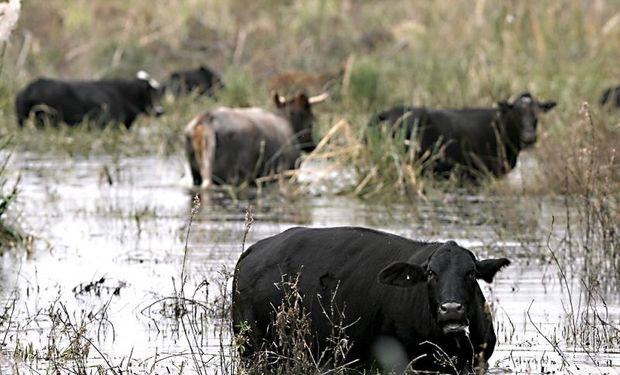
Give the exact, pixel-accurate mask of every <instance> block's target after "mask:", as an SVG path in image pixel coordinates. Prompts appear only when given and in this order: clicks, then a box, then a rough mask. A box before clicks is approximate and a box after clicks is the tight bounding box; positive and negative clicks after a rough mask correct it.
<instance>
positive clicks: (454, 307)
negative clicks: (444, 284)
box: [439, 302, 465, 315]
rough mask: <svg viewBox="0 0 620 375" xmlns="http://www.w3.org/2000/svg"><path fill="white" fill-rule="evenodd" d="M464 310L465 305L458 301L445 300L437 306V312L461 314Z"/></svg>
mask: <svg viewBox="0 0 620 375" xmlns="http://www.w3.org/2000/svg"><path fill="white" fill-rule="evenodd" d="M464 311H465V307H464V306H463V304H461V303H458V302H447V303H442V304H441V305H440V306H439V313H441V314H444V315H448V314H455V313H456V314H462V313H463V312H464Z"/></svg>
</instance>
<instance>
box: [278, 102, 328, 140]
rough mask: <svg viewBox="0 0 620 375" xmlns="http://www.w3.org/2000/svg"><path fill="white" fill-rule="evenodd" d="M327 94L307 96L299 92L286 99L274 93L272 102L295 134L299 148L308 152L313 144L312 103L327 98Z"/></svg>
mask: <svg viewBox="0 0 620 375" xmlns="http://www.w3.org/2000/svg"><path fill="white" fill-rule="evenodd" d="M328 96H329V95H328V94H327V93H323V94H321V95H318V96H313V97H308V96H306V94H299V95H297V96H295V97H293V98H292V99H288V100H287V99H286V98H284V97H283V96H280V95H279V94H278V93H275V94H274V97H273V99H274V102H275V104H276V107H277V108H278V111H279V112H280V113H281V114H282V116H284V117H285V118H286V119H288V121H289V123H290V124H291V127H292V128H293V132H295V135H296V136H297V141H298V142H299V144H300V146H301V149H302V150H304V151H306V152H310V151H312V150H314V147H315V144H314V141H313V140H312V127H313V125H314V114H313V113H312V105H313V104H316V103H320V102H322V101H324V100H325V99H327V97H328Z"/></svg>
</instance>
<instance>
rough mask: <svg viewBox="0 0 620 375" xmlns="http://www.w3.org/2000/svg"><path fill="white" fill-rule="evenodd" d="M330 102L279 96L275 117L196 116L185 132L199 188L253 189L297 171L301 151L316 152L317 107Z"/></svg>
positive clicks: (221, 112) (257, 113) (228, 112)
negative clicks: (278, 175)
mask: <svg viewBox="0 0 620 375" xmlns="http://www.w3.org/2000/svg"><path fill="white" fill-rule="evenodd" d="M326 98H327V94H322V95H319V96H315V97H310V98H309V97H307V96H306V95H305V94H299V95H297V96H295V97H293V98H292V99H289V100H286V99H285V98H283V97H281V96H280V95H278V94H277V93H276V94H275V95H274V101H275V105H276V108H277V110H276V112H270V111H267V110H265V109H262V108H256V107H252V108H228V107H219V108H215V109H213V110H210V111H207V112H205V113H203V114H201V115H199V116H197V117H196V118H194V119H193V120H192V121H191V122H190V123H189V124H188V125H187V127H186V128H185V150H186V155H187V158H188V161H189V166H190V171H191V174H192V180H193V183H194V185H195V186H202V187H208V186H210V185H211V184H212V183H215V184H231V185H239V184H242V183H244V182H247V183H250V184H253V183H255V181H256V179H257V178H259V177H263V176H268V175H270V174H273V173H279V172H282V171H284V170H288V169H293V168H295V167H296V163H297V160H298V159H299V157H300V156H301V152H302V151H306V152H310V151H312V150H313V149H314V147H315V144H314V141H313V140H312V128H313V124H314V115H313V113H312V105H313V104H315V103H319V102H321V101H323V100H325V99H326Z"/></svg>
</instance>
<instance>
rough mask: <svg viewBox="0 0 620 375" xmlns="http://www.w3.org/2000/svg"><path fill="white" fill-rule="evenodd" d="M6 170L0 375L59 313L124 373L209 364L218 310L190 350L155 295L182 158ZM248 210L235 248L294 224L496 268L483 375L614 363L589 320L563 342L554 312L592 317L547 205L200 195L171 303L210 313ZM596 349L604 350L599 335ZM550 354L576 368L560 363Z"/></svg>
mask: <svg viewBox="0 0 620 375" xmlns="http://www.w3.org/2000/svg"><path fill="white" fill-rule="evenodd" d="M11 168H12V170H13V171H15V173H17V172H19V173H21V176H22V182H21V185H20V186H21V194H20V205H21V207H22V208H23V212H24V215H23V219H24V223H27V228H28V230H29V232H31V233H34V234H35V236H36V241H35V245H36V246H35V251H34V253H33V255H32V257H30V258H26V257H25V255H22V254H6V255H5V256H3V257H2V260H1V262H0V301H1V306H2V307H5V310H6V311H5V313H4V315H3V318H2V319H0V322H2V325H1V327H2V329H3V330H4V331H5V332H6V336H5V337H4V341H3V343H4V344H5V345H4V346H3V347H2V350H3V352H2V353H3V354H2V355H0V366H1V367H0V370H1V369H5V370H6V371H12V369H14V367H12V366H14V363H15V361H14V359H13V358H12V357H11V354H10V353H11V352H12V351H14V350H15V349H16V348H17V349H19V353H20V358H22V360H24V359H25V361H22V360H20V361H19V363H21V365H20V366H21V368H22V369H28V368H29V367H31V368H38V369H46V368H48V367H47V365H46V362H45V361H44V360H39V361H36V360H34V357H37V356H36V355H30V356H29V355H28V353H30V354H32V353H31V352H29V351H28V350H27V349H24V348H27V346H28V344H32V346H31V347H30V348H31V349H29V350H32V351H38V357H39V358H45V357H46V355H45V352H46V351H49V349H50V347H52V346H53V344H54V343H53V342H52V341H51V338H50V337H51V336H53V335H50V332H52V331H53V332H56V334H57V335H58V336H62V334H63V333H62V332H60V331H57V329H58V322H59V321H58V319H60V318H59V317H61V316H62V314H59V312H62V311H66V312H67V316H68V317H69V319H70V321H71V322H73V323H74V324H75V325H77V326H79V324H80V323H84V322H93V321H95V322H97V324H91V325H86V326H87V328H86V332H87V336H88V337H89V338H90V339H91V340H92V346H91V350H90V353H89V355H88V358H89V363H100V364H101V363H105V362H108V363H107V364H112V365H114V366H121V367H122V368H123V369H125V368H131V369H132V371H135V372H140V371H143V372H149V371H151V372H152V371H153V369H158V368H161V369H167V370H168V371H170V370H171V369H177V370H178V369H179V368H183V369H184V370H183V371H185V372H190V373H191V372H192V368H193V367H192V366H193V365H192V363H193V362H192V361H191V357H190V356H189V354H188V353H189V352H190V350H194V351H195V350H196V348H197V347H198V348H199V349H200V350H204V353H205V354H204V357H202V358H203V360H207V361H209V366H213V368H216V367H217V366H218V365H219V363H220V362H219V356H218V354H219V353H220V346H219V345H220V338H219V335H218V332H219V331H218V329H216V328H215V327H217V326H218V320H217V319H215V316H218V314H217V313H214V315H213V316H211V317H209V319H207V324H210V326H209V327H203V328H204V330H202V331H200V332H199V334H198V335H197V337H199V340H198V341H196V342H190V341H188V340H187V339H186V338H185V336H184V335H183V333H182V332H183V328H184V327H181V326H179V324H178V320H177V319H174V316H175V313H178V311H175V310H174V308H175V305H174V303H173V301H172V300H171V299H167V297H171V296H174V295H175V292H176V291H178V290H179V288H180V287H181V276H182V275H181V272H182V269H183V260H184V247H185V242H186V234H187V229H188V222H189V218H190V210H191V207H192V197H193V194H192V192H191V191H190V190H188V189H187V188H185V187H183V186H182V185H181V184H180V183H179V180H180V179H181V174H182V171H183V168H184V166H183V160H181V159H174V158H172V159H167V160H164V159H158V158H148V157H145V158H127V159H123V160H114V159H112V158H110V159H105V158H99V159H87V160H80V161H75V160H69V159H49V158H45V159H42V158H39V157H37V156H36V155H29V154H25V155H18V156H16V157H15V160H14V163H13V164H12V166H11ZM102 171H105V173H106V174H107V175H106V178H102ZM108 177H109V178H108ZM110 181H111V184H110ZM248 205H251V212H252V218H253V220H254V222H253V224H252V226H251V230H250V232H249V233H248V234H247V239H246V243H245V247H247V246H248V245H249V244H252V243H254V242H255V241H257V240H259V239H261V238H264V237H266V236H269V235H273V234H276V233H279V232H281V231H283V230H285V229H287V228H289V227H292V226H297V225H304V226H339V225H360V226H368V227H373V228H377V229H382V230H386V231H390V232H393V233H397V234H400V235H403V236H406V237H410V238H415V239H421V240H447V239H454V240H456V241H457V242H459V243H460V244H461V245H462V246H465V247H468V248H470V249H472V250H473V251H475V252H476V253H477V254H478V255H479V256H480V257H488V256H505V257H508V258H510V259H512V260H513V264H512V265H511V266H510V267H508V268H507V269H505V270H504V271H502V273H501V274H500V275H499V277H497V278H496V281H495V283H494V284H493V285H484V286H483V289H484V290H485V292H486V294H487V296H488V299H489V301H490V302H491V303H492V308H493V309H494V311H495V319H496V326H497V331H498V341H499V345H498V347H497V348H496V352H495V354H494V356H493V357H492V358H491V361H490V364H491V367H492V370H491V372H505V371H531V372H540V371H554V370H559V371H569V370H571V371H573V372H579V371H585V372H591V371H595V370H596V369H595V367H593V366H594V365H596V366H599V367H601V368H602V370H604V371H608V372H609V371H614V370H613V369H612V368H613V367H615V366H620V355H619V354H617V350H618V341H617V332H615V335H616V336H615V337H616V339H615V340H616V341H615V345H613V346H611V347H608V346H606V344H601V340H602V339H601V338H600V337H598V336H596V335H600V334H601V332H603V330H601V329H598V328H600V327H594V328H592V329H590V331H588V332H590V334H591V335H592V337H585V339H583V340H579V343H576V344H574V345H570V344H566V340H565V339H564V338H565V337H566V335H567V334H566V332H567V327H570V326H571V324H574V323H573V321H572V320H571V318H570V316H578V315H579V314H583V313H590V314H593V311H590V310H589V309H588V307H587V306H588V303H587V301H586V300H585V298H586V297H587V293H586V292H585V291H584V290H583V288H582V285H581V283H580V282H579V280H572V279H571V281H569V283H570V284H571V291H572V295H571V298H572V302H573V303H572V305H571V303H570V300H569V299H568V294H567V293H566V289H565V288H563V287H562V286H563V284H562V283H561V281H560V279H559V278H558V274H559V272H558V267H557V266H556V265H555V263H554V262H551V261H550V257H549V250H548V248H547V237H549V239H550V244H551V245H550V246H553V244H554V243H557V241H559V239H561V237H562V235H563V234H562V232H561V231H560V230H557V231H555V230H554V231H551V229H550V228H551V217H552V216H555V217H556V225H555V226H554V228H562V222H561V218H562V217H563V214H564V210H565V208H564V207H563V206H562V202H561V201H559V200H557V201H556V200H553V199H542V198H532V199H528V200H522V199H519V197H479V196H462V195H457V194H444V195H440V196H439V195H438V196H431V197H428V199H427V200H418V201H416V202H405V203H397V204H384V203H376V202H364V201H360V200H357V199H352V198H348V197H344V196H331V197H298V198H296V199H294V200H292V201H291V200H286V199H284V198H283V197H282V196H281V195H278V194H268V193H264V194H263V195H261V196H259V197H257V198H255V199H252V200H251V202H250V203H248V201H247V200H244V199H240V198H238V199H232V198H231V197H230V196H229V195H228V194H226V193H224V192H214V193H211V194H209V197H208V199H207V197H203V200H202V204H201V206H200V209H199V210H198V212H197V214H196V215H195V217H194V218H193V222H192V224H191V230H190V234H189V238H187V243H188V248H189V250H190V251H189V253H188V258H187V260H186V266H187V269H186V270H185V273H184V275H186V276H187V284H186V287H185V288H186V293H185V294H186V295H188V294H190V295H191V296H192V298H195V299H196V300H202V301H207V304H206V306H205V311H207V310H209V309H210V310H209V311H216V310H217V309H218V308H219V307H218V306H220V305H221V301H222V300H221V299H218V297H219V293H221V290H223V289H225V288H226V286H225V285H222V283H225V281H224V280H225V277H224V275H223V273H226V272H230V271H231V270H232V269H233V267H234V264H235V262H236V260H237V258H238V256H239V254H240V253H241V251H242V247H243V246H244V244H243V239H244V235H245V231H246V211H247V207H248ZM205 280H206V281H207V282H208V286H207V284H206V283H203V281H205ZM595 299H596V300H597V301H600V300H601V299H604V300H605V301H606V304H607V305H606V306H605V307H604V308H603V307H600V306H601V305H600V304H599V307H600V310H597V311H596V312H597V313H598V314H600V316H601V318H602V319H604V320H605V321H607V322H612V323H613V324H616V325H618V321H619V317H620V304H619V301H618V297H617V296H616V295H614V294H609V295H608V294H603V295H596V297H595ZM218 301H219V302H218ZM218 304H219V305H218ZM220 307H221V308H222V309H224V310H223V311H224V312H220V313H219V315H226V313H225V308H226V306H223V307H222V306H220ZM8 312H10V314H9V313H8ZM65 318H66V317H65ZM597 329H598V330H597ZM539 330H540V332H539ZM584 334H585V335H586V336H587V333H584ZM224 339H227V333H226V332H224ZM597 340H598V341H597ZM606 342H610V343H614V341H613V338H607V341H606ZM556 343H559V349H557V350H556V349H554V345H556ZM584 343H587V345H584ZM597 343H598V344H597ZM62 345H64V347H59V346H62ZM62 345H61V344H58V343H57V344H56V346H57V347H59V350H60V351H61V352H62V350H65V351H64V352H63V353H65V354H66V350H68V349H70V348H69V346H70V344H67V343H64V344H62ZM597 345H599V346H597ZM94 347H96V348H97V349H98V350H99V351H101V353H104V354H105V358H103V357H102V356H101V354H100V353H98V352H97V351H96V350H94V349H92V348H94ZM558 351H560V352H561V353H562V354H559V353H558ZM590 352H597V354H589V353H590ZM602 353H604V354H602ZM562 356H564V358H565V359H564V360H565V361H566V362H568V363H570V364H571V366H574V365H577V366H579V368H580V370H579V371H577V370H575V367H565V366H563V364H562V363H563V362H562V358H563V357H562ZM584 369H586V370H584ZM175 371H176V370H175ZM175 371H173V372H175ZM2 373H4V371H2Z"/></svg>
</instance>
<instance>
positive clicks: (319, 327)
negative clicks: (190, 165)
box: [232, 227, 510, 371]
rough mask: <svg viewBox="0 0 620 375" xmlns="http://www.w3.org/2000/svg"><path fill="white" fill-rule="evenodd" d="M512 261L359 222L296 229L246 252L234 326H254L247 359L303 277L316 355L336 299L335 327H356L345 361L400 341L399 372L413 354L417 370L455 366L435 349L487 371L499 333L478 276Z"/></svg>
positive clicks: (238, 271) (237, 278)
mask: <svg viewBox="0 0 620 375" xmlns="http://www.w3.org/2000/svg"><path fill="white" fill-rule="evenodd" d="M509 263H510V261H509V260H508V259H504V258H500V259H487V260H477V259H476V257H475V256H474V254H472V253H471V252H470V251H469V250H467V249H464V248H462V247H460V246H458V245H457V244H456V243H455V242H453V241H448V242H445V243H442V242H416V241H412V240H409V239H406V238H403V237H400V236H396V235H393V234H389V233H384V232H379V231H375V230H371V229H365V228H355V227H340V228H322V229H311V228H293V229H289V230H287V231H285V232H283V233H281V234H278V235H276V236H273V237H269V238H266V239H263V240H261V241H259V242H257V243H256V244H254V245H253V246H251V247H250V248H249V249H247V251H245V252H244V253H243V254H242V255H241V258H240V259H239V261H238V263H237V266H236V268H235V274H234V280H233V301H232V318H233V329H234V331H235V333H237V334H239V333H240V332H241V328H240V327H249V331H248V332H249V333H248V335H249V336H248V337H247V338H248V341H247V344H246V346H245V348H244V349H243V351H242V355H244V356H251V355H252V353H255V352H256V351H257V350H259V349H260V348H261V346H262V345H263V344H264V343H265V342H270V341H273V340H274V337H273V336H272V332H273V330H272V329H271V328H270V325H271V323H272V322H273V319H274V310H275V309H277V308H278V306H280V305H281V303H282V297H283V295H282V290H281V288H278V285H277V284H278V283H279V282H280V281H281V280H282V279H285V280H286V279H287V278H295V277H296V275H299V280H298V288H299V292H300V293H301V295H302V296H303V304H304V307H305V309H306V310H305V313H308V314H309V317H310V319H311V327H312V328H311V329H312V333H313V337H314V340H315V342H314V344H315V347H314V350H315V352H316V353H317V354H318V353H319V352H320V351H321V350H322V349H323V348H325V347H326V346H327V345H328V338H329V336H330V333H331V332H332V325H331V324H330V323H329V322H328V320H327V316H330V315H331V311H326V313H327V314H326V313H325V312H324V310H323V309H328V308H329V305H330V304H331V303H330V302H329V301H332V298H333V301H334V307H335V309H336V310H337V313H341V314H342V318H343V319H344V321H342V322H339V321H338V322H334V323H339V324H342V325H343V326H348V325H350V327H349V328H347V329H346V331H345V333H346V334H347V336H348V338H349V339H350V340H351V342H352V346H351V350H350V351H349V353H348V356H347V360H356V359H358V360H360V361H361V362H362V363H365V364H371V363H372V362H373V361H374V359H373V358H374V357H375V356H376V353H380V352H381V347H380V346H381V345H380V343H381V342H391V343H394V342H396V343H397V345H396V347H399V348H400V349H399V350H400V351H401V352H402V353H403V356H402V357H403V358H402V359H401V361H399V363H391V364H390V367H393V368H396V369H398V370H403V369H404V367H405V366H406V365H407V363H408V362H409V361H411V360H414V359H415V361H414V362H413V367H414V368H416V369H419V370H444V371H445V370H446V369H447V368H450V366H449V365H448V366H447V367H446V366H444V365H443V364H441V363H437V361H435V359H434V358H433V356H434V355H436V354H437V353H436V349H437V347H440V348H441V349H442V350H443V351H444V352H445V353H447V355H448V356H449V357H450V358H451V360H452V362H453V364H454V366H455V367H456V368H457V369H460V370H462V369H469V370H471V367H472V366H475V367H477V368H485V366H486V363H487V360H488V359H489V357H490V356H491V354H492V353H493V350H494V348H495V341H496V337H495V332H494V329H493V324H492V319H491V315H490V311H489V307H488V306H487V305H486V304H485V298H484V296H483V294H482V292H481V290H480V287H479V286H478V282H477V280H478V279H482V280H485V281H486V282H489V283H490V282H492V280H493V277H494V276H495V274H496V273H497V272H498V271H499V270H500V269H501V268H502V267H505V266H507V265H508V264H509ZM377 345H379V346H377ZM435 345H436V346H435ZM393 346H394V345H392V346H391V347H393ZM472 350H473V352H472ZM397 351H398V350H397ZM379 357H380V354H379ZM317 358H318V357H317ZM378 359H380V358H378ZM472 360H473V361H474V363H472Z"/></svg>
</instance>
